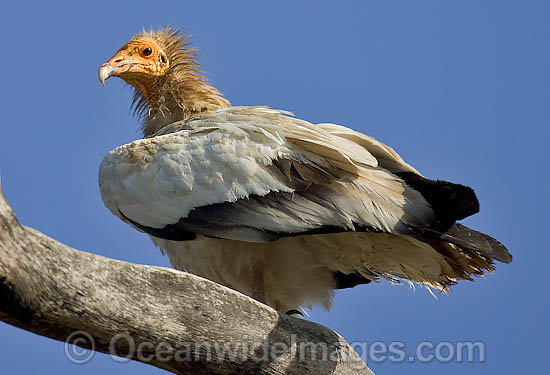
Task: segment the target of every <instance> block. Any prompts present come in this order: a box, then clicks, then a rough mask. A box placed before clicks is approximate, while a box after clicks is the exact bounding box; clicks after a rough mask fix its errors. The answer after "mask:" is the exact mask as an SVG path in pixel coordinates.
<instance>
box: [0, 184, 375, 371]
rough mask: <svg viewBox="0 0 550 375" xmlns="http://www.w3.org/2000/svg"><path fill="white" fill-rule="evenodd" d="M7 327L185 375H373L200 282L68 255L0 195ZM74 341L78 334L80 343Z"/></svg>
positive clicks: (324, 340)
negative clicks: (71, 341) (20, 219)
mask: <svg viewBox="0 0 550 375" xmlns="http://www.w3.org/2000/svg"><path fill="white" fill-rule="evenodd" d="M0 320H3V321H4V322H6V323H9V324H11V325H14V326H16V327H19V328H22V329H25V330H27V331H31V332H34V333H37V334H40V335H43V336H46V337H50V338H52V339H56V340H60V341H66V340H67V338H68V337H69V336H71V334H72V333H73V332H75V331H85V332H86V333H87V335H89V337H88V338H91V339H92V341H90V340H89V339H86V337H84V339H82V340H80V341H77V342H75V343H76V344H77V345H79V346H82V347H84V348H87V349H92V350H95V351H99V352H103V353H110V354H116V355H119V356H123V357H129V358H131V359H133V360H137V361H141V362H144V363H148V364H150V365H153V366H156V367H159V368H162V369H165V370H168V371H171V372H173V373H177V374H184V373H186V374H189V373H191V374H199V375H200V374H235V373H241V374H369V373H371V372H370V370H369V369H368V368H367V366H366V364H365V363H364V362H363V361H362V360H361V358H360V357H359V356H358V355H357V353H356V352H355V351H354V350H353V349H352V348H351V347H350V345H349V344H347V343H346V341H345V340H344V339H343V338H342V337H341V336H340V335H338V334H337V333H335V332H333V331H332V330H329V329H327V328H325V327H323V326H320V325H318V324H315V323H312V322H308V321H305V320H299V319H295V318H292V317H288V316H286V315H282V314H279V313H277V312H276V311H275V310H273V309H271V308H270V307H268V306H265V305H263V304H260V303H258V302H256V301H255V300H253V299H251V298H249V297H247V296H245V295H242V294H240V293H238V292H235V291H233V290H231V289H228V288H225V287H223V286H220V285H218V284H216V283H213V282H211V281H209V280H205V279H202V278H199V277H196V276H194V275H191V274H188V273H184V272H179V271H175V270H172V269H167V268H162V267H151V266H143V265H138V264H133V263H127V262H122V261H118V260H114V259H109V258H105V257H102V256H99V255H94V254H91V253H86V252H83V251H79V250H76V249H73V248H71V247H68V246H66V245H64V244H62V243H59V242H57V241H55V240H54V239H52V238H49V237H48V236H46V235H44V234H42V233H40V232H38V231H36V230H34V229H32V228H28V227H25V226H22V225H20V224H19V222H18V221H17V218H16V217H15V214H14V213H13V211H12V210H11V208H10V206H9V205H8V203H7V202H6V200H5V199H4V197H3V195H2V192H1V186H0ZM73 336H74V335H73Z"/></svg>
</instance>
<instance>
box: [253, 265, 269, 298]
mask: <svg viewBox="0 0 550 375" xmlns="http://www.w3.org/2000/svg"><path fill="white" fill-rule="evenodd" d="M251 297H252V298H254V299H255V300H256V301H258V302H261V303H263V304H265V303H266V300H265V288H264V266H263V259H262V260H260V259H257V260H256V262H254V264H253V266H252V296H251Z"/></svg>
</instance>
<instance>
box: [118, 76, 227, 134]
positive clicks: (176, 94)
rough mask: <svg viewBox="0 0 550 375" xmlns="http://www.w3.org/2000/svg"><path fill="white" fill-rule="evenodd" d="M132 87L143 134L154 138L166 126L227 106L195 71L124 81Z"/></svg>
mask: <svg viewBox="0 0 550 375" xmlns="http://www.w3.org/2000/svg"><path fill="white" fill-rule="evenodd" d="M127 82H128V83H129V84H131V85H132V86H134V87H135V94H134V105H135V110H136V113H138V114H142V115H143V116H144V120H145V121H144V123H143V128H142V130H143V135H144V136H145V137H146V138H147V137H151V136H154V135H155V134H157V133H158V132H159V131H161V130H162V129H163V128H164V127H165V126H167V125H169V124H172V123H174V122H176V121H182V120H183V121H185V120H188V119H189V118H190V117H192V116H193V115H195V114H197V113H201V112H206V111H212V110H216V109H219V108H223V107H229V106H230V104H229V101H228V100H227V99H225V98H224V97H223V96H222V95H221V93H220V92H219V91H218V90H217V89H216V88H214V87H212V86H210V85H209V84H208V83H207V82H206V78H205V77H203V76H202V75H200V74H199V73H198V72H196V71H195V70H191V69H188V70H187V69H186V70H185V71H182V70H180V71H176V72H168V73H167V74H166V76H164V77H159V78H154V79H139V78H138V79H136V80H135V81H130V80H127Z"/></svg>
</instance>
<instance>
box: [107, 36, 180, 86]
mask: <svg viewBox="0 0 550 375" xmlns="http://www.w3.org/2000/svg"><path fill="white" fill-rule="evenodd" d="M169 64H170V62H169V61H168V57H167V56H166V54H165V53H164V51H163V50H162V49H161V48H160V47H159V46H158V44H157V43H155V42H154V41H153V40H151V39H137V40H132V41H130V42H128V43H127V44H125V45H124V46H122V48H120V49H119V50H118V52H117V53H116V54H115V55H114V56H113V57H111V59H110V60H109V61H107V62H106V63H105V64H103V65H101V67H100V68H99V80H100V82H101V84H102V85H103V84H104V83H105V80H106V79H107V78H109V77H113V76H114V77H120V78H122V79H124V80H125V81H127V82H128V83H130V82H132V81H136V80H140V79H143V78H154V77H160V76H162V75H164V74H165V73H166V71H167V70H168V67H169Z"/></svg>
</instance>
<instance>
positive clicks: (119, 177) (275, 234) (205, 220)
mask: <svg viewBox="0 0 550 375" xmlns="http://www.w3.org/2000/svg"><path fill="white" fill-rule="evenodd" d="M113 76H115V77H120V78H122V79H123V80H124V81H126V83H128V84H130V85H131V86H133V87H134V88H135V93H134V102H133V103H134V106H135V110H136V112H137V114H139V115H141V117H142V118H143V128H142V130H143V134H144V138H143V139H140V140H136V141H134V142H132V143H130V144H127V145H123V146H120V147H118V148H116V149H114V150H113V151H111V152H110V153H109V154H108V155H107V156H106V157H105V159H104V160H103V162H102V163H101V167H100V170H99V186H100V190H101V196H102V198H103V202H104V203H105V205H106V206H107V208H108V209H109V210H110V211H111V212H112V213H113V214H114V215H116V216H117V217H119V218H120V219H121V220H122V221H124V222H126V223H128V224H129V225H131V226H132V227H134V228H135V229H137V230H139V231H141V232H145V233H147V234H149V235H150V236H151V238H152V240H153V242H154V243H155V245H156V246H158V247H159V248H160V250H161V251H162V252H163V253H165V254H168V256H169V258H170V262H171V264H172V265H173V266H174V267H175V268H177V269H179V270H185V271H188V272H191V273H193V274H195V275H198V276H202V277H205V278H207V279H210V280H212V281H215V282H217V283H220V284H222V285H225V286H228V287H230V288H233V289H236V290H238V291H240V292H242V293H244V294H247V295H249V296H251V297H253V298H255V299H256V300H258V301H260V302H263V303H266V304H268V305H270V306H272V307H273V308H275V309H276V310H278V311H281V312H287V311H292V310H296V309H301V308H306V307H307V308H311V306H312V305H314V304H321V305H322V306H324V307H325V308H327V309H330V307H331V300H332V297H333V294H334V290H335V289H340V288H349V287H354V286H356V285H360V284H366V283H369V282H371V281H374V280H378V279H380V278H382V279H387V280H390V281H396V280H400V279H403V280H407V281H409V282H413V283H420V284H423V285H425V286H428V287H432V288H435V289H437V290H440V291H444V292H446V291H448V289H449V286H451V285H452V284H454V283H456V282H457V280H472V276H473V275H483V274H484V273H485V272H486V271H489V272H492V271H493V270H494V265H493V262H494V261H495V260H498V261H501V262H505V263H508V262H510V261H511V259H512V257H511V255H510V254H509V253H508V251H507V250H506V248H505V247H504V246H502V245H501V244H500V243H499V242H498V241H496V240H495V239H493V238H491V237H489V236H488V235H486V234H483V233H480V232H477V231H474V230H471V229H469V228H467V227H465V226H463V225H461V224H458V223H456V221H457V220H460V219H463V218H465V217H467V216H470V215H473V214H475V213H476V212H478V210H479V204H478V200H477V198H476V195H475V194H474V191H473V190H472V189H471V188H469V187H466V186H463V185H459V184H454V183H450V182H445V181H438V180H430V179H427V178H425V177H423V176H422V175H421V174H420V173H419V172H418V171H417V170H416V169H414V168H413V167H411V166H410V165H408V164H407V163H406V162H405V161H404V160H403V159H402V158H401V157H400V156H399V155H398V154H397V153H396V152H395V151H394V150H393V149H392V148H390V147H388V146H386V145H385V144H383V143H381V142H379V141H377V140H376V139H374V138H371V137H369V136H367V135H365V134H362V133H359V132H356V131H353V130H351V129H349V128H346V127H344V126H340V125H334V124H311V123H309V122H307V121H304V120H300V119H297V118H295V117H293V116H292V114H291V113H289V112H285V111H280V110H275V109H270V108H267V107H237V106H235V107H233V106H231V105H230V104H229V101H228V100H227V99H225V98H223V97H222V95H221V94H220V92H219V91H218V90H216V89H215V88H214V87H212V86H210V85H209V84H208V83H207V80H206V79H205V77H204V76H203V75H202V74H201V73H200V72H199V70H198V67H197V62H196V53H195V50H194V49H193V48H191V47H190V46H189V38H188V37H187V36H186V35H185V34H183V33H181V32H179V31H178V30H175V29H172V28H165V29H162V30H160V31H150V32H142V33H140V34H137V35H135V36H134V37H132V39H131V40H130V41H129V42H128V43H126V44H125V45H124V46H122V48H120V49H119V50H118V52H116V54H115V55H114V56H113V57H112V58H111V59H110V60H109V61H108V62H106V63H105V64H103V65H101V67H100V68H99V80H100V81H101V84H104V81H105V80H106V79H107V78H109V77H113Z"/></svg>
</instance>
